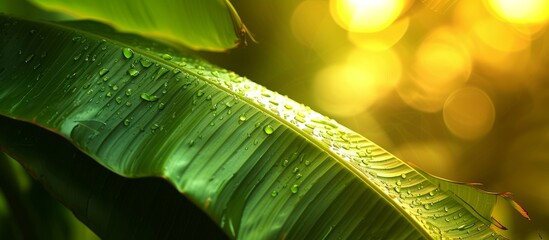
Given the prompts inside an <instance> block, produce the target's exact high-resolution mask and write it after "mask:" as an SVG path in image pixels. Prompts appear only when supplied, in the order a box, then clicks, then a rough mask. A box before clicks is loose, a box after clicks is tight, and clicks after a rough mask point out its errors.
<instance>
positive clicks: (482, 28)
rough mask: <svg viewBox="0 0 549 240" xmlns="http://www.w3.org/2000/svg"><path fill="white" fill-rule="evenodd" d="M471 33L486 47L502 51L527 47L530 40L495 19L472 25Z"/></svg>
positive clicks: (512, 50) (513, 50)
mask: <svg viewBox="0 0 549 240" xmlns="http://www.w3.org/2000/svg"><path fill="white" fill-rule="evenodd" d="M473 33H474V34H475V37H477V38H478V39H479V40H480V41H482V43H484V44H485V45H486V46H487V47H492V48H494V49H496V50H498V51H502V52H515V51H520V50H523V49H525V48H527V47H528V46H529V44H530V40H529V39H528V38H527V36H521V34H520V33H519V32H518V31H516V30H514V29H513V28H512V27H511V26H509V25H506V24H503V23H501V22H499V21H497V20H495V19H487V20H484V21H479V22H477V23H476V24H475V25H474V26H473Z"/></svg>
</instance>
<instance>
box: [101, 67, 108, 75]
mask: <svg viewBox="0 0 549 240" xmlns="http://www.w3.org/2000/svg"><path fill="white" fill-rule="evenodd" d="M108 72H109V69H106V68H102V69H101V70H99V76H103V75H105V74H107V73H108Z"/></svg>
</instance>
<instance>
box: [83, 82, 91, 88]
mask: <svg viewBox="0 0 549 240" xmlns="http://www.w3.org/2000/svg"><path fill="white" fill-rule="evenodd" d="M91 84H92V83H91V82H87V83H84V85H83V86H82V87H83V88H84V89H86V88H89V87H90V86H91Z"/></svg>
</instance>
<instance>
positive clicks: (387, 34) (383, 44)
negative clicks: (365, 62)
mask: <svg viewBox="0 0 549 240" xmlns="http://www.w3.org/2000/svg"><path fill="white" fill-rule="evenodd" d="M409 25H410V18H408V17H406V18H403V19H401V20H399V21H396V22H395V23H394V24H391V25H390V26H389V27H387V28H386V29H383V30H381V31H379V32H374V33H359V32H349V33H348V34H347V36H348V38H349V40H350V41H351V42H352V43H353V44H354V45H355V46H357V47H359V48H362V49H365V50H372V51H381V50H387V49H389V48H391V47H392V46H393V45H395V44H396V43H397V42H398V41H399V40H400V39H401V38H402V37H403V36H404V34H405V33H406V31H407V30H408V26H409Z"/></svg>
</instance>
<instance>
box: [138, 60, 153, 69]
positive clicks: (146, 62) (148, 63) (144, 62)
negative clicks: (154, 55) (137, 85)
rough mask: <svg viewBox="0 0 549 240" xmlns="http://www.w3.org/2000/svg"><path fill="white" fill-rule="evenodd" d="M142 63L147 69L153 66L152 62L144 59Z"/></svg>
mask: <svg viewBox="0 0 549 240" xmlns="http://www.w3.org/2000/svg"><path fill="white" fill-rule="evenodd" d="M140 62H141V66H143V67H146V68H148V67H150V66H151V65H152V62H151V60H149V59H145V58H143V59H141V61H140Z"/></svg>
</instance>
